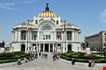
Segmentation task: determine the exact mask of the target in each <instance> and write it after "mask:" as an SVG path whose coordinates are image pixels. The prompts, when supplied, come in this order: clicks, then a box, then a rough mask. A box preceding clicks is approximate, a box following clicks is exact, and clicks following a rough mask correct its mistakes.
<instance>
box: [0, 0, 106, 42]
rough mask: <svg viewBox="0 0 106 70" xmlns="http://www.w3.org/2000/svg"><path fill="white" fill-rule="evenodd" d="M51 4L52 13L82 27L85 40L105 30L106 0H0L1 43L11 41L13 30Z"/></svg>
mask: <svg viewBox="0 0 106 70" xmlns="http://www.w3.org/2000/svg"><path fill="white" fill-rule="evenodd" d="M47 2H48V3H49V6H50V10H52V11H54V12H55V13H56V14H57V15H58V16H60V17H61V18H62V19H63V20H66V21H67V22H71V23H72V24H75V25H77V26H79V27H80V29H81V41H83V40H84V37H86V36H89V35H92V34H96V33H99V32H100V31H106V0H0V41H2V40H3V41H6V42H10V41H11V31H12V27H13V26H14V25H16V24H19V23H21V22H24V21H26V20H28V19H32V18H33V16H36V15H37V14H38V13H39V12H41V11H42V10H44V8H45V4H46V3H47Z"/></svg>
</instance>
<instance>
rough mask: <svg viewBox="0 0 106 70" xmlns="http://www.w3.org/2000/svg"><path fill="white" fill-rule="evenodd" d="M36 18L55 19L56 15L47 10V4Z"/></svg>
mask: <svg viewBox="0 0 106 70" xmlns="http://www.w3.org/2000/svg"><path fill="white" fill-rule="evenodd" d="M38 17H57V15H56V14H55V13H54V12H53V11H50V10H49V7H48V3H47V4H46V8H45V11H42V12H40V13H39V14H38Z"/></svg>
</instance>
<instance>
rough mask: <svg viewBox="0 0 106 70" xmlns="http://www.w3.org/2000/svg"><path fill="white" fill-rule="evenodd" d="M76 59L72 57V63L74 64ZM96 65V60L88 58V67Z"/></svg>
mask: <svg viewBox="0 0 106 70" xmlns="http://www.w3.org/2000/svg"><path fill="white" fill-rule="evenodd" d="M75 62H76V61H75V59H74V58H72V62H71V63H72V65H74V64H75ZM94 66H95V61H94V60H88V67H94Z"/></svg>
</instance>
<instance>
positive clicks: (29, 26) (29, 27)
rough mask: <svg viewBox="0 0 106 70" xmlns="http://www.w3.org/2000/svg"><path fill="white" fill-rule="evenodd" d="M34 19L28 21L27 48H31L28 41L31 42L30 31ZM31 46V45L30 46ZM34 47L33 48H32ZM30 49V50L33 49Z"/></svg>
mask: <svg viewBox="0 0 106 70" xmlns="http://www.w3.org/2000/svg"><path fill="white" fill-rule="evenodd" d="M32 21H33V20H28V23H27V50H28V49H29V47H28V42H29V37H30V35H29V31H31V25H30V22H32ZM30 48H31V47H30ZM31 49H32V48H31ZM31 49H30V50H31Z"/></svg>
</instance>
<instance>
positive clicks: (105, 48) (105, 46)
mask: <svg viewBox="0 0 106 70" xmlns="http://www.w3.org/2000/svg"><path fill="white" fill-rule="evenodd" d="M103 52H104V61H105V53H106V43H105V44H104V46H103Z"/></svg>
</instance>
